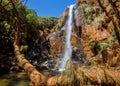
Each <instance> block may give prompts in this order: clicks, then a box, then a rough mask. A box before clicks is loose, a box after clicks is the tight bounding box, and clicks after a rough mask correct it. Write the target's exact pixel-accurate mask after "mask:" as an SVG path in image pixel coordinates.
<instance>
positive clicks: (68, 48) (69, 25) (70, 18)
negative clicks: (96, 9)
mask: <svg viewBox="0 0 120 86" xmlns="http://www.w3.org/2000/svg"><path fill="white" fill-rule="evenodd" d="M73 7H74V5H70V6H69V13H68V19H67V22H66V26H67V27H66V37H65V49H64V55H63V58H62V60H61V63H60V65H59V71H63V70H64V68H65V65H66V62H67V61H68V60H69V59H71V55H72V46H71V33H72V21H73Z"/></svg>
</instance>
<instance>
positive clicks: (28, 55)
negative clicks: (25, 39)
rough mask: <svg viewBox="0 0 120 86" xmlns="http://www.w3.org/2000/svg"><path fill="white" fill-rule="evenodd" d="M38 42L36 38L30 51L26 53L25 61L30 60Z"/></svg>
mask: <svg viewBox="0 0 120 86" xmlns="http://www.w3.org/2000/svg"><path fill="white" fill-rule="evenodd" d="M38 41H39V38H37V39H36V40H35V42H34V45H33V47H32V49H31V50H30V51H29V52H28V54H27V56H26V58H27V59H30V58H31V56H32V54H33V53H34V50H35V49H36V46H37V45H38Z"/></svg>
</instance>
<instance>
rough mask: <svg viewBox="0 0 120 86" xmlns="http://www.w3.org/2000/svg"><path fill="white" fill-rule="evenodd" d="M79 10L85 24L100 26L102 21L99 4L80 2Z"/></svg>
mask: <svg viewBox="0 0 120 86" xmlns="http://www.w3.org/2000/svg"><path fill="white" fill-rule="evenodd" d="M79 10H80V11H81V12H82V14H83V17H84V21H85V23H86V24H89V25H94V26H95V27H100V26H101V23H102V21H103V19H102V10H101V8H100V7H99V6H96V5H90V4H86V3H82V4H80V6H79Z"/></svg>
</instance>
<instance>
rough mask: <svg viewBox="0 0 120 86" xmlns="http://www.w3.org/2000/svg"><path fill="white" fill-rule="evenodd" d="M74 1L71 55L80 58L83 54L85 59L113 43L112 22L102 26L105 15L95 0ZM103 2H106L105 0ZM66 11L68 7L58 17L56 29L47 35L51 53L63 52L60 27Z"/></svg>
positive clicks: (64, 19) (63, 34)
mask: <svg viewBox="0 0 120 86" xmlns="http://www.w3.org/2000/svg"><path fill="white" fill-rule="evenodd" d="M76 2H77V4H76V6H75V7H74V12H73V13H74V19H73V21H74V22H73V29H72V38H71V42H72V46H73V56H72V57H73V58H77V59H81V57H83V56H85V57H86V59H89V58H92V57H94V56H96V55H99V54H100V52H101V51H102V50H104V49H106V48H108V47H109V46H111V44H113V43H114V40H115V37H114V35H115V33H114V31H113V24H112V23H111V22H109V24H108V25H107V27H104V25H103V24H105V22H106V20H105V18H106V15H105V13H104V12H103V11H102V9H101V8H100V7H99V5H98V3H97V1H96V0H77V1H76ZM103 3H105V4H107V2H105V1H103ZM68 11H69V9H68V8H66V10H65V12H64V13H63V15H62V16H61V18H60V19H59V22H58V25H57V26H56V29H55V30H56V31H54V33H51V34H50V35H49V36H48V38H49V40H50V44H51V49H50V52H51V54H52V55H56V54H62V53H63V49H64V43H65V39H64V37H65V28H62V26H63V25H64V23H65V21H66V18H67V14H68ZM111 34H112V35H111Z"/></svg>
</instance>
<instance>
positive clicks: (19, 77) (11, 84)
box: [0, 73, 30, 86]
mask: <svg viewBox="0 0 120 86" xmlns="http://www.w3.org/2000/svg"><path fill="white" fill-rule="evenodd" d="M29 82H30V81H29V79H28V77H27V74H26V73H9V74H5V75H2V76H0V86H29Z"/></svg>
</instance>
